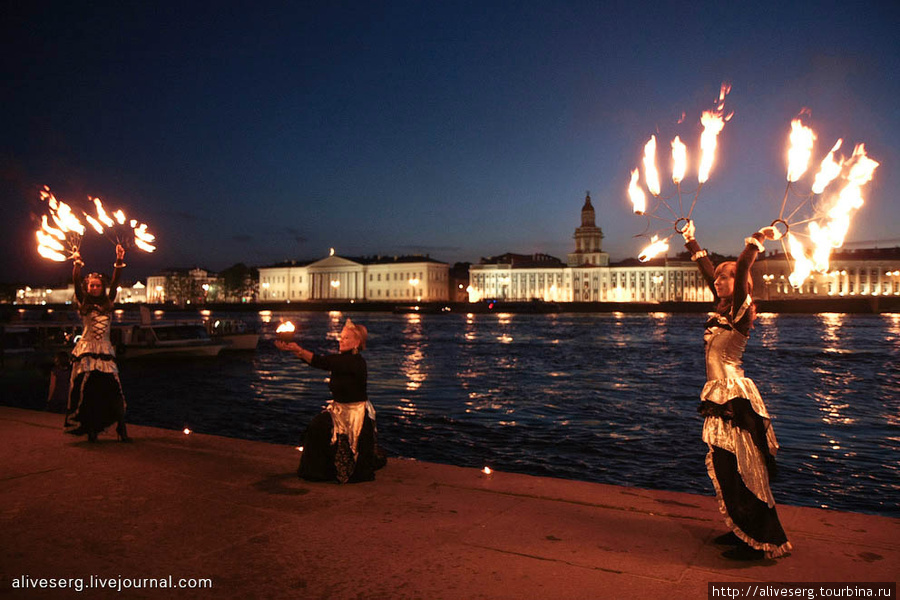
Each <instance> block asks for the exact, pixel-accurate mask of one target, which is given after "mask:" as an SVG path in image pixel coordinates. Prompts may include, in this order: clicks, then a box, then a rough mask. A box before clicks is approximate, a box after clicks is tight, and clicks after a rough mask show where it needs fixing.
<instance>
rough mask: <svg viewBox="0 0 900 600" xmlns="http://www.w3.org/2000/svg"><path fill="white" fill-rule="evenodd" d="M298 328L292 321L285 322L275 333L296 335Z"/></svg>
mask: <svg viewBox="0 0 900 600" xmlns="http://www.w3.org/2000/svg"><path fill="white" fill-rule="evenodd" d="M295 330H296V328H295V327H294V324H293V323H291V322H290V321H285V322H284V323H282V324H281V325H279V326H278V327H277V328H276V329H275V333H294V331H295Z"/></svg>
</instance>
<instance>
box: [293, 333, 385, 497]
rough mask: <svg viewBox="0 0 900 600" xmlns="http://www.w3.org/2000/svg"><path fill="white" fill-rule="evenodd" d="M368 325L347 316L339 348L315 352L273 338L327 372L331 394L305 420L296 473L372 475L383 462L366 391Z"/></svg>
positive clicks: (348, 478)
mask: <svg viewBox="0 0 900 600" xmlns="http://www.w3.org/2000/svg"><path fill="white" fill-rule="evenodd" d="M367 338H368V331H367V330H366V328H365V327H364V326H362V325H356V324H354V323H353V322H352V321H351V320H350V319H347V322H346V324H345V325H344V328H343V330H341V336H340V345H339V350H340V353H339V354H327V355H320V354H314V353H313V352H311V351H309V350H306V349H304V348H301V347H300V346H299V345H298V344H296V343H294V342H283V341H276V342H275V345H276V346H277V347H278V349H279V350H284V351H286V352H293V353H294V354H295V355H296V356H297V357H298V358H300V359H301V360H303V361H304V362H306V363H307V364H309V365H310V366H312V367H316V368H317V369H323V370H325V371H330V372H331V378H330V380H329V383H328V387H329V388H330V389H331V397H332V399H331V400H329V401H328V404H327V405H326V406H325V410H324V411H322V412H321V413H320V414H319V415H317V416H316V417H315V418H313V420H312V421H311V422H310V424H309V426H308V427H307V429H306V433H305V434H304V436H303V455H302V456H301V458H300V467H299V469H298V470H297V474H298V475H299V476H300V477H301V478H303V479H306V480H309V481H335V480H336V481H338V482H340V483H347V482H358V481H371V480H373V479H375V470H376V469H378V468H380V467H382V466H384V462H385V461H384V458H383V457H381V456H379V455H377V453H376V443H375V442H376V439H375V437H376V430H375V408H374V407H373V406H372V403H371V402H369V397H368V395H367V392H366V382H367V377H368V374H367V371H366V360H365V359H364V358H363V357H362V354H360V351H361V350H363V349H365V347H366V339H367Z"/></svg>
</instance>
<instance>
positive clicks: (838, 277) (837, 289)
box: [753, 248, 900, 300]
mask: <svg viewBox="0 0 900 600" xmlns="http://www.w3.org/2000/svg"><path fill="white" fill-rule="evenodd" d="M792 266H793V263H792V262H791V261H789V260H788V259H787V258H786V257H785V255H784V254H783V253H781V252H775V253H772V254H770V255H769V254H767V255H765V256H760V257H759V258H758V259H757V261H756V264H754V265H753V284H754V286H756V287H755V289H756V290H758V291H757V292H756V295H757V296H758V297H759V298H761V299H764V300H795V299H803V298H828V297H845V298H846V297H860V296H862V297H867V296H868V297H876V296H900V248H882V249H879V248H867V249H861V250H846V249H839V250H835V251H833V252H832V255H831V259H830V261H829V270H828V272H827V273H813V274H812V275H810V277H809V278H808V279H807V280H806V281H805V282H803V285H801V286H800V287H799V288H794V287H793V286H791V284H790V281H789V280H788V276H789V275H790V274H791V269H792Z"/></svg>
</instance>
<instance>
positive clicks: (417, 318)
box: [406, 313, 422, 325]
mask: <svg viewBox="0 0 900 600" xmlns="http://www.w3.org/2000/svg"><path fill="white" fill-rule="evenodd" d="M406 322H407V323H409V324H410V325H418V324H419V323H421V322H422V315H420V314H418V313H407V314H406Z"/></svg>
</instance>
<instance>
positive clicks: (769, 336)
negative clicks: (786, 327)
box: [754, 312, 779, 350]
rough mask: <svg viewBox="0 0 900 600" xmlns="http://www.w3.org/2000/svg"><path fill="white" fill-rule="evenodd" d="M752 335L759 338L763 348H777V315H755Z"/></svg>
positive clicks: (767, 313)
mask: <svg viewBox="0 0 900 600" xmlns="http://www.w3.org/2000/svg"><path fill="white" fill-rule="evenodd" d="M754 330H755V331H754V334H755V335H756V336H758V337H759V341H760V343H761V344H762V346H763V348H768V349H773V350H774V349H776V348H777V347H778V341H779V336H778V332H779V329H778V315H777V314H775V313H770V312H763V313H757V315H756V323H755V324H754Z"/></svg>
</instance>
